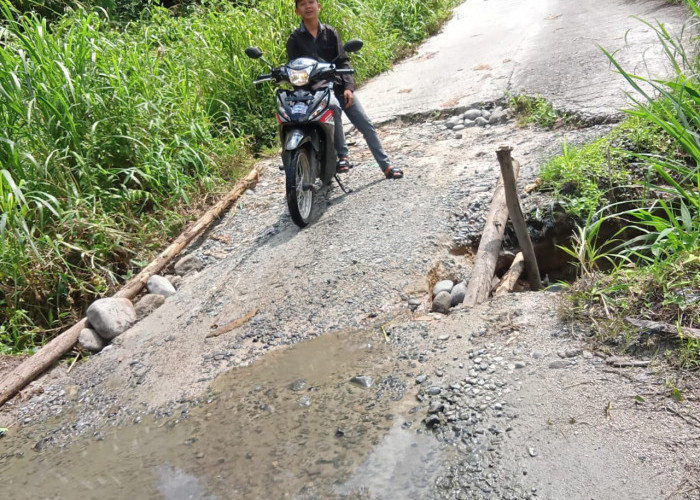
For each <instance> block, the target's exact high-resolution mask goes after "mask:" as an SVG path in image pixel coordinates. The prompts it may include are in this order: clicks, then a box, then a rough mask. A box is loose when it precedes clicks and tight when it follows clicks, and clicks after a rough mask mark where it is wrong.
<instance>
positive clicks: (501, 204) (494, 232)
mask: <svg viewBox="0 0 700 500" xmlns="http://www.w3.org/2000/svg"><path fill="white" fill-rule="evenodd" d="M519 170H520V163H518V162H517V161H514V162H513V175H514V176H515V177H516V178H517V176H518V172H519ZM507 221H508V207H507V205H506V194H505V188H504V186H503V177H501V178H500V179H499V180H498V184H496V189H495V190H494V192H493V198H492V200H491V208H490V209H489V214H488V216H487V217H486V224H485V225H484V232H483V234H482V235H481V241H480V242H479V249H478V250H477V252H476V257H475V259H474V266H473V267H472V273H471V277H470V278H469V285H468V286H467V293H466V295H465V297H464V304H465V305H467V306H470V307H473V306H475V305H476V304H479V303H481V302H483V301H484V300H486V299H487V298H488V296H489V292H490V291H491V288H492V286H491V278H492V276H493V273H494V270H495V269H496V261H497V260H498V254H499V252H500V250H501V241H502V240H503V232H504V231H505V228H506V222H507Z"/></svg>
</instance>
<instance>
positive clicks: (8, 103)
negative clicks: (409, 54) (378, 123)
mask: <svg viewBox="0 0 700 500" xmlns="http://www.w3.org/2000/svg"><path fill="white" fill-rule="evenodd" d="M457 3H458V2H457V1H456V0H428V1H422V2H417V1H408V2H406V1H401V0H388V1H379V0H347V1H346V2H344V3H335V2H333V3H331V2H329V3H324V10H323V18H324V21H325V22H329V23H331V24H334V25H336V26H338V27H340V28H342V30H341V31H342V35H343V36H344V37H345V38H346V39H349V38H361V39H363V40H364V42H365V48H364V49H363V51H362V52H361V53H360V54H359V56H358V57H354V58H353V61H354V65H355V66H356V69H357V77H358V79H359V80H360V81H361V80H362V79H364V78H366V77H368V76H371V75H374V74H376V73H378V72H380V71H382V70H385V69H387V68H389V67H390V65H391V62H392V61H393V60H394V58H395V57H396V55H397V54H400V53H402V52H403V51H405V50H406V48H409V47H411V46H412V44H414V43H416V42H417V41H419V40H420V39H421V38H422V37H424V36H426V35H427V34H428V33H430V31H431V30H432V29H434V28H435V27H436V26H437V25H438V23H439V22H440V21H441V20H443V19H444V18H445V17H446V16H447V15H449V12H450V8H451V7H452V6H454V5H455V4H457ZM59 4H64V3H63V2H52V1H50V0H46V1H35V2H31V1H28V2H21V1H14V2H10V1H8V0H0V19H1V21H0V22H2V25H3V30H2V32H0V37H1V38H2V40H1V43H0V352H21V351H24V350H26V349H29V348H31V347H32V346H33V345H35V344H37V343H38V344H41V343H42V342H44V341H45V340H47V338H48V337H50V336H51V335H52V334H54V333H56V332H57V331H60V329H61V328H62V327H63V326H64V325H65V324H66V323H68V322H71V321H73V320H75V319H76V318H77V317H79V316H81V315H82V312H83V310H84V307H85V306H86V304H88V303H89V302H91V301H92V300H93V299H94V298H96V297H98V296H100V295H102V294H104V293H105V292H107V291H108V290H110V289H111V288H113V287H116V286H118V284H119V283H121V282H123V281H124V280H125V279H127V278H128V277H129V276H130V275H132V274H134V273H135V272H137V271H138V270H139V268H140V266H142V265H143V264H144V263H145V262H146V261H147V260H148V259H149V257H150V255H151V254H153V253H155V252H156V251H157V249H158V248H159V247H160V246H162V245H163V243H164V241H165V240H167V239H168V238H170V237H172V236H173V235H175V234H177V232H179V231H180V230H181V228H182V226H183V224H184V223H185V222H187V220H188V219H190V218H192V217H193V216H194V215H195V214H196V212H197V211H198V210H200V209H201V207H202V206H203V205H204V204H206V203H207V200H209V199H211V198H212V197H215V196H217V195H218V194H219V193H220V192H221V191H222V190H225V189H226V187H227V186H228V185H230V184H231V183H232V182H233V181H235V180H236V179H237V178H238V177H239V176H241V175H242V174H243V173H244V172H245V171H246V169H247V168H248V167H249V161H250V159H251V152H253V151H255V150H260V149H263V148H265V147H266V146H268V145H269V144H270V143H271V141H272V140H273V138H274V134H275V125H274V118H273V116H274V115H273V100H272V99H270V89H269V88H265V87H257V88H256V87H255V86H253V85H252V84H251V82H252V80H253V79H254V77H255V76H256V75H257V74H258V72H259V71H260V70H261V68H260V67H259V66H258V64H257V63H256V61H251V60H249V59H248V58H246V57H245V56H244V53H243V51H244V49H245V48H246V47H247V46H249V45H257V46H260V47H261V49H262V50H263V51H264V52H265V54H266V57H267V58H268V59H269V60H272V61H280V60H282V59H283V57H284V43H282V41H283V40H285V39H286V37H287V36H288V34H289V33H290V32H291V31H292V29H294V28H295V27H296V26H297V25H298V22H299V21H298V18H297V17H296V16H295V15H294V12H293V11H294V9H293V2H290V1H289V0H260V1H257V2H254V3H252V4H250V3H242V2H230V1H219V0H209V1H203V2H201V3H197V4H195V3H190V2H180V3H179V5H180V8H179V9H178V10H177V15H174V13H173V11H172V10H168V9H166V8H163V7H160V6H159V5H156V4H155V3H150V2H138V1H130V2H111V1H107V0H105V1H104V2H77V1H76V2H72V3H70V4H64V5H59ZM66 6H68V7H70V8H69V9H66V8H65V7H66ZM86 6H88V7H102V8H100V9H90V8H85V7H86ZM144 6H145V7H144ZM17 7H20V9H18V8H17ZM59 8H60V9H61V10H60V15H58V9H59ZM119 9H122V10H121V11H120V10H119ZM125 9H126V10H125ZM49 11H51V13H52V15H51V16H50V20H49V19H48V18H47V17H46V16H47V12H49ZM348 11H350V12H352V13H353V15H347V12H348ZM397 12H401V16H399V17H397V16H396V13H397ZM110 15H113V16H119V15H121V16H122V17H119V18H118V19H119V20H121V21H125V20H128V19H129V18H134V19H135V18H137V17H138V21H136V22H124V23H115V18H110V17H109V16H110Z"/></svg>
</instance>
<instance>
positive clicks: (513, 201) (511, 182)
mask: <svg viewBox="0 0 700 500" xmlns="http://www.w3.org/2000/svg"><path fill="white" fill-rule="evenodd" d="M512 150H513V148H511V147H508V146H502V147H500V148H498V151H496V156H497V157H498V163H500V165H501V176H502V178H503V184H504V186H505V192H506V204H507V205H508V213H509V214H510V221H511V222H512V223H513V228H514V229H515V235H516V236H517V237H518V243H520V248H521V249H522V252H523V257H524V258H525V269H526V270H527V277H528V281H529V282H530V289H531V290H539V289H540V288H542V282H541V281H540V270H539V267H538V266H537V257H536V256H535V249H534V248H533V247H532V241H531V240H530V234H529V233H528V230H527V224H526V223H525V217H523V212H522V209H521V208H520V201H519V199H518V190H517V188H516V186H515V175H513V163H512V160H511V157H510V152H511V151H512Z"/></svg>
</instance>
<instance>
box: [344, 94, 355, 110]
mask: <svg viewBox="0 0 700 500" xmlns="http://www.w3.org/2000/svg"><path fill="white" fill-rule="evenodd" d="M343 97H344V98H345V107H346V108H349V107H350V106H352V103H353V102H354V101H355V96H354V95H353V93H352V90H346V91H345V92H343Z"/></svg>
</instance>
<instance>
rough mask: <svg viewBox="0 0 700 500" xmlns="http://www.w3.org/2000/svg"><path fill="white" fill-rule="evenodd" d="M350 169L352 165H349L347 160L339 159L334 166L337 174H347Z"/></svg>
mask: <svg viewBox="0 0 700 500" xmlns="http://www.w3.org/2000/svg"><path fill="white" fill-rule="evenodd" d="M351 168H352V163H350V162H349V161H348V159H347V158H341V159H340V160H338V163H336V164H335V172H336V173H337V174H344V173H346V172H349V171H350V169H351Z"/></svg>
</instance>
